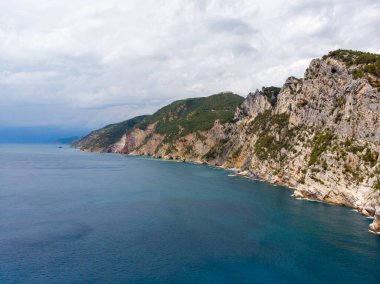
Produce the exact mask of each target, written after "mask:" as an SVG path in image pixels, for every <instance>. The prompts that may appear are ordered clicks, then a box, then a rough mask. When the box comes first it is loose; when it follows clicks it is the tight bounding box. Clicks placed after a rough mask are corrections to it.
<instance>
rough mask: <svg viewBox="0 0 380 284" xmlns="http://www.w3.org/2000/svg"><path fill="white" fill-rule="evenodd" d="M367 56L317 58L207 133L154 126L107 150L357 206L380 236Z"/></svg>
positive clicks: (375, 120) (379, 131)
mask: <svg viewBox="0 0 380 284" xmlns="http://www.w3.org/2000/svg"><path fill="white" fill-rule="evenodd" d="M348 56H349V58H348ZM371 56H372V55H371ZM362 57H363V56H362V55H361V53H353V54H351V53H336V52H335V53H330V56H325V57H324V58H323V59H314V60H313V61H312V62H311V63H310V66H309V67H308V68H307V70H306V72H305V75H304V78H302V79H297V78H294V77H291V78H289V79H288V80H287V81H286V82H285V84H284V86H283V87H282V88H281V90H280V89H276V88H273V87H271V88H263V89H262V90H261V91H259V90H257V91H256V92H255V93H251V94H249V95H248V96H247V98H246V99H245V101H244V102H243V103H242V104H241V105H240V107H239V108H238V109H237V110H236V111H235V114H234V116H233V121H228V122H221V121H220V120H218V119H215V122H214V124H213V126H212V127H211V128H209V129H201V130H199V131H191V132H189V133H187V134H186V135H183V136H176V137H174V138H173V137H169V135H167V133H165V132H162V131H161V132H158V131H157V123H158V122H154V121H151V123H150V124H149V125H148V126H147V127H146V128H145V129H140V128H133V129H131V130H130V131H127V132H126V133H124V134H123V136H122V137H121V138H120V139H119V140H118V141H117V142H116V143H113V144H112V145H109V146H108V148H107V151H112V152H116V153H126V154H135V155H150V156H153V157H158V158H164V159H177V160H185V161H192V162H197V163H208V164H212V165H217V166H222V167H225V168H232V169H236V170H237V171H238V172H239V173H240V174H243V175H247V176H250V177H256V178H260V179H263V180H267V181H269V182H271V183H274V184H282V185H286V186H290V187H293V188H295V191H294V194H293V196H294V197H296V198H308V199H314V200H319V201H323V202H328V203H333V204H338V205H345V206H349V207H353V208H356V209H357V210H358V211H359V212H361V213H362V214H364V215H366V216H372V217H374V222H373V223H372V224H371V226H370V229H371V230H372V231H380V159H379V153H380V94H379V90H378V87H379V86H378V85H377V84H378V82H379V77H378V73H377V72H378V71H380V69H379V70H377V69H376V68H378V67H379V66H378V65H376V64H380V63H379V62H380V59H379V61H376V60H378V57H380V56H378V55H377V56H375V57H370V63H368V62H367V63H363V59H362ZM347 58H348V59H350V61H348V59H347ZM366 58H367V57H366ZM371 58H375V63H374V64H375V67H374V68H375V69H373V68H372V67H371V68H372V69H371V68H369V67H368V64H369V65H370V64H372V63H373V60H372V59H371ZM371 60H372V61H371ZM365 62H366V61H365ZM376 62H378V63H376ZM366 68H367V69H366ZM358 70H359V71H358ZM363 70H364V71H365V70H367V71H368V70H369V71H368V72H367V73H365V72H364V71H363ZM371 70H372V71H371ZM373 70H374V71H373ZM359 72H362V73H359ZM363 72H364V73H363ZM358 74H359V75H358ZM178 127H179V132H181V125H180V124H179V126H178ZM77 146H79V147H81V146H82V148H84V149H85V147H83V144H82V145H81V144H80V143H79V144H77Z"/></svg>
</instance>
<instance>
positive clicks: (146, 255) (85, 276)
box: [0, 145, 380, 283]
mask: <svg viewBox="0 0 380 284" xmlns="http://www.w3.org/2000/svg"><path fill="white" fill-rule="evenodd" d="M0 162H1V163H0V283H126V282H135V283H136V282H137V283H166V282H170V283H306V282H307V283H379V281H380V236H376V235H373V234H370V233H368V230H367V229H368V224H369V223H370V220H368V219H366V218H364V217H362V216H360V215H359V214H357V213H355V212H353V211H352V210H350V209H348V208H343V207H337V206H330V205H326V204H322V203H317V202H308V201H299V200H294V199H292V198H290V195H291V193H292V192H291V191H290V190H288V189H286V188H282V187H274V186H271V185H269V184H267V183H264V182H259V181H250V180H247V179H244V178H241V177H231V176H228V175H229V174H230V172H228V171H224V170H218V169H214V168H211V167H207V166H197V165H191V164H185V163H175V162H163V161H159V160H153V159H145V158H136V157H127V156H122V155H113V154H92V153H80V152H78V151H77V150H75V149H70V148H63V149H58V148H57V146H54V145H32V146H30V145H0Z"/></svg>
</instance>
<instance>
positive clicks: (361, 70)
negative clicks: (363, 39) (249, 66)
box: [323, 49, 380, 90]
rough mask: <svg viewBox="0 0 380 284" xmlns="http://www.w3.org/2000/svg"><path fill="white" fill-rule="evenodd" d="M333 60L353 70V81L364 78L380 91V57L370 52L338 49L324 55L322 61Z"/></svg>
mask: <svg viewBox="0 0 380 284" xmlns="http://www.w3.org/2000/svg"><path fill="white" fill-rule="evenodd" d="M329 57H330V58H334V59H337V60H339V61H342V62H344V63H345V64H346V66H347V67H348V68H352V69H353V76H354V78H355V79H358V78H365V79H367V80H368V82H369V83H370V84H371V85H372V86H374V87H377V88H378V90H380V55H379V54H375V53H370V52H362V51H354V50H347V49H338V50H334V51H331V52H330V53H329V54H328V55H325V56H324V57H323V59H327V58H329Z"/></svg>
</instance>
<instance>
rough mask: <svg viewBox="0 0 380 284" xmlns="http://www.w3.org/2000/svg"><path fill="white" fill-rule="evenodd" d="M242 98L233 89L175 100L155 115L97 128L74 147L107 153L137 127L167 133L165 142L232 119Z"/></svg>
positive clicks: (162, 133) (156, 132)
mask: <svg viewBox="0 0 380 284" xmlns="http://www.w3.org/2000/svg"><path fill="white" fill-rule="evenodd" d="M243 101H244V98H243V97H241V96H238V95H236V94H233V93H231V92H223V93H219V94H216V95H212V96H209V97H202V98H191V99H185V100H179V101H175V102H173V103H171V104H169V105H167V106H165V107H163V108H161V109H160V110H158V111H157V112H155V113H154V114H153V115H145V116H139V117H135V118H132V119H129V120H126V121H123V122H120V123H116V124H111V125H108V126H106V127H104V128H102V129H99V130H95V131H93V132H91V133H90V134H89V135H87V136H85V137H83V138H82V139H80V140H79V141H77V142H75V143H74V146H76V147H79V148H81V149H82V150H90V151H106V152H107V151H110V149H111V148H112V146H113V144H114V143H116V142H117V141H120V139H122V136H123V135H125V134H129V133H130V132H132V131H133V130H135V129H139V130H141V131H146V130H147V129H148V127H153V128H154V129H153V132H152V134H153V133H155V134H160V135H164V136H165V141H166V142H168V141H174V140H176V139H178V138H180V137H184V136H186V135H188V134H190V133H194V132H197V131H205V130H208V129H210V128H212V127H213V125H214V123H215V121H216V120H218V121H219V122H220V123H225V122H228V121H231V120H232V119H233V116H234V112H235V110H236V108H237V107H238V106H239V105H240V104H241V103H242V102H243ZM146 140H148V139H146Z"/></svg>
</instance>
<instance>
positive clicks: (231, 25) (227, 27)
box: [209, 18, 259, 35]
mask: <svg viewBox="0 0 380 284" xmlns="http://www.w3.org/2000/svg"><path fill="white" fill-rule="evenodd" d="M209 26H210V29H211V31H212V32H218V33H231V34H237V35H253V34H257V33H259V31H258V30H256V29H255V28H253V27H252V26H251V25H249V24H248V23H246V22H244V21H243V20H239V19H234V18H226V19H217V20H214V21H212V22H211V23H210V24H209Z"/></svg>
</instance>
